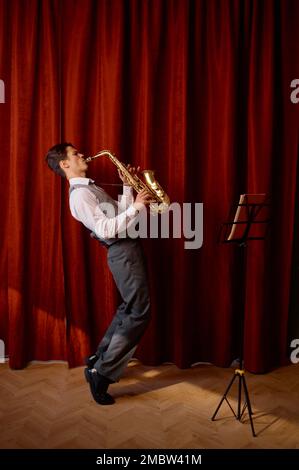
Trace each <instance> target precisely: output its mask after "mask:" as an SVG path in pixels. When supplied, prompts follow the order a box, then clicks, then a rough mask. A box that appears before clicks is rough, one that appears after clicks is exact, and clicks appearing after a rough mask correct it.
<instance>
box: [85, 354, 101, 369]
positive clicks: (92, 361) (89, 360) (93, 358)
mask: <svg viewBox="0 0 299 470" xmlns="http://www.w3.org/2000/svg"><path fill="white" fill-rule="evenodd" d="M98 359H99V356H97V355H96V354H92V356H89V357H86V358H85V364H86V365H87V367H88V368H89V369H92V368H93V366H94V365H95V363H96V362H97V360H98Z"/></svg>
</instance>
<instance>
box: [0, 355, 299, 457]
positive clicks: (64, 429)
mask: <svg viewBox="0 0 299 470" xmlns="http://www.w3.org/2000/svg"><path fill="white" fill-rule="evenodd" d="M83 369H84V368H83V367H78V368H76V369H68V367H67V365H66V364H65V363H52V362H51V363H34V364H30V365H29V366H28V367H27V368H26V369H24V370H18V371H15V370H10V369H9V367H8V365H7V364H1V365H0V431H1V433H0V448H2V449H4V448H10V449H13V448H21V449H26V448H31V449H38V448H48V449H49V448H60V449H62V448H67V449H75V448H81V449H82V448H83V449H88V448H97V449H99V448H103V449H132V448H137V449H166V448H175V449H184V448H185V449H186V448H191V449H194V448H196V449H221V448H272V449H274V448H277V449H280V448H299V364H297V365H290V366H288V367H282V368H280V369H277V370H275V371H273V372H271V373H268V374H265V375H253V374H249V373H246V380H247V385H248V388H249V394H250V398H251V404H252V407H253V411H254V425H255V428H256V432H257V435H258V436H257V437H256V438H254V437H252V434H251V429H250V424H249V421H248V415H247V413H246V415H245V422H244V423H243V424H242V423H239V422H238V421H237V420H236V419H235V418H234V417H233V415H232V413H231V411H230V409H229V407H228V406H227V405H226V404H224V405H222V407H221V410H220V413H219V415H218V417H217V420H216V421H214V422H212V421H211V416H212V415H213V412H214V410H215V408H216V406H217V404H218V402H219V400H220V398H221V396H222V394H223V392H224V391H225V388H226V386H227V384H228V382H229V380H230V379H231V377H232V373H233V369H221V368H218V367H214V366H212V365H205V364H204V365H196V366H193V367H192V368H191V369H184V370H180V369H178V368H177V367H176V366H174V365H171V364H165V365H162V366H159V367H154V368H152V367H146V366H143V365H142V364H140V363H139V362H138V361H136V360H134V361H132V362H130V364H129V367H128V368H127V371H126V374H125V376H124V377H123V378H122V380H121V381H120V382H119V383H117V384H113V385H112V386H111V387H110V389H109V392H110V393H111V395H113V396H114V398H115V399H116V403H115V404H114V405H112V406H108V407H103V406H100V405H97V404H96V403H95V402H94V401H93V399H92V398H91V395H90V392H89V387H88V385H87V383H86V382H85V380H84V377H83ZM231 403H232V404H234V405H235V404H236V403H237V390H236V389H234V393H233V394H232V399H231Z"/></svg>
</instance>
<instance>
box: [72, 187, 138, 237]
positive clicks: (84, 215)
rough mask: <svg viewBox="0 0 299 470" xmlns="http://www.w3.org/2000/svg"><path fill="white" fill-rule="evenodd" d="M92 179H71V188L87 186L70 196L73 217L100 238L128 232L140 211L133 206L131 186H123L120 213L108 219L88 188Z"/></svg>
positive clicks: (119, 205)
mask: <svg viewBox="0 0 299 470" xmlns="http://www.w3.org/2000/svg"><path fill="white" fill-rule="evenodd" d="M89 182H91V183H94V181H93V180H91V179H90V178H70V180H69V183H70V185H71V186H73V185H75V184H80V185H86V188H84V187H80V188H76V189H74V190H73V191H72V192H71V194H70V199H69V204H70V210H71V214H72V216H73V217H74V218H75V219H76V220H79V221H80V222H82V223H83V224H84V225H85V227H87V228H88V229H89V230H91V231H92V232H94V233H95V234H96V235H97V236H98V237H99V238H103V239H104V240H107V239H109V238H115V237H116V235H117V234H119V233H121V232H123V231H124V230H126V229H127V228H128V227H129V226H130V225H132V223H133V222H134V221H135V219H136V217H137V216H138V212H139V211H138V210H137V209H136V208H135V207H134V206H133V202H134V197H133V190H132V188H131V186H126V185H124V186H123V195H122V196H121V199H120V201H119V202H117V201H115V203H116V204H117V206H118V213H117V215H115V216H114V217H108V216H107V215H106V213H104V212H103V211H102V210H101V208H100V205H99V201H98V199H97V198H96V196H95V194H93V193H92V192H91V191H90V190H89V189H88V188H87V186H88V184H89Z"/></svg>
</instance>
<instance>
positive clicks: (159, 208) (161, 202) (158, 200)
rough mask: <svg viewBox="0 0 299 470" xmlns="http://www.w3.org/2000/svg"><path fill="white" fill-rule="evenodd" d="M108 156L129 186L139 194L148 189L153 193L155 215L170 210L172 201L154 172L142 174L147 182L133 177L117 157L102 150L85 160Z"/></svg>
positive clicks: (152, 209) (135, 176)
mask: <svg viewBox="0 0 299 470" xmlns="http://www.w3.org/2000/svg"><path fill="white" fill-rule="evenodd" d="M102 156H108V157H109V158H110V160H111V161H112V162H113V163H114V165H115V166H116V167H117V168H118V169H119V170H120V171H121V173H122V174H123V175H124V176H125V177H126V178H127V181H128V182H129V184H130V185H131V186H132V187H133V188H134V189H135V191H136V192H137V193H140V192H141V191H142V190H143V189H146V190H147V191H148V192H150V193H151V195H152V196H153V199H154V200H155V202H154V203H151V204H150V209H151V211H152V212H153V213H156V214H162V213H163V212H165V211H166V210H167V209H168V208H169V204H170V200H169V197H168V195H167V194H166V193H165V191H164V190H163V189H162V187H161V186H160V184H159V183H158V182H157V180H156V179H155V176H154V172H153V171H152V170H143V171H142V172H141V173H142V174H143V176H144V179H145V182H144V181H143V180H142V179H141V178H139V176H137V175H132V174H131V173H130V172H129V171H128V170H127V168H126V166H125V165H124V164H123V163H122V162H120V161H119V160H118V159H117V158H116V157H115V155H113V154H112V153H111V152H110V151H109V150H101V152H99V153H97V154H96V155H94V156H93V157H87V158H85V161H86V163H88V162H91V161H92V160H94V159H95V158H98V157H102Z"/></svg>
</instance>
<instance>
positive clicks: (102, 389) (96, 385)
mask: <svg viewBox="0 0 299 470" xmlns="http://www.w3.org/2000/svg"><path fill="white" fill-rule="evenodd" d="M84 375H85V379H86V382H87V383H89V386H90V392H91V394H92V397H93V399H94V401H96V402H97V403H98V404H99V405H113V403H115V400H114V398H113V397H112V396H111V395H109V393H107V389H108V386H109V383H112V382H111V381H110V380H109V379H107V378H106V377H102V376H101V375H99V374H98V373H97V372H91V370H90V369H88V367H87V368H86V369H84Z"/></svg>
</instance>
